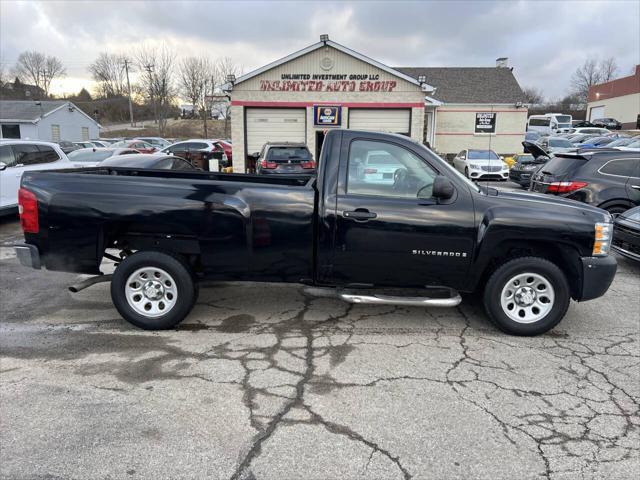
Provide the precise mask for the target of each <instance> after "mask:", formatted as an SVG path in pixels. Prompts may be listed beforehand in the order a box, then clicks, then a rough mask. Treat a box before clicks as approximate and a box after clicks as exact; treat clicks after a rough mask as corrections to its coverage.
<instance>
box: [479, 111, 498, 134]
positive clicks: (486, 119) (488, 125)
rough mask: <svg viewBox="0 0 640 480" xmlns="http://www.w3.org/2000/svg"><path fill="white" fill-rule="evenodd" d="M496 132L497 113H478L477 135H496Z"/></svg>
mask: <svg viewBox="0 0 640 480" xmlns="http://www.w3.org/2000/svg"><path fill="white" fill-rule="evenodd" d="M495 132H496V114H495V113H486V112H484V113H481V112H478V113H476V128H475V133H495Z"/></svg>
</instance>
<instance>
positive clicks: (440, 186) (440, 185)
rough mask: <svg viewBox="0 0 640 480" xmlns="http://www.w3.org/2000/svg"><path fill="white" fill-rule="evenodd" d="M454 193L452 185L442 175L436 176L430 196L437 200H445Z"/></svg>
mask: <svg viewBox="0 0 640 480" xmlns="http://www.w3.org/2000/svg"><path fill="white" fill-rule="evenodd" d="M454 191H455V189H454V188H453V183H451V180H449V179H448V178H447V177H445V176H444V175H438V176H437V177H436V178H435V180H434V181H433V191H432V195H433V197H434V198H437V199H438V200H447V199H449V198H451V197H453V193H454Z"/></svg>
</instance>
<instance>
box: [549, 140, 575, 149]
mask: <svg viewBox="0 0 640 480" xmlns="http://www.w3.org/2000/svg"><path fill="white" fill-rule="evenodd" d="M549 146H550V147H556V148H571V147H573V145H572V144H571V142H570V141H569V140H566V139H564V138H550V139H549Z"/></svg>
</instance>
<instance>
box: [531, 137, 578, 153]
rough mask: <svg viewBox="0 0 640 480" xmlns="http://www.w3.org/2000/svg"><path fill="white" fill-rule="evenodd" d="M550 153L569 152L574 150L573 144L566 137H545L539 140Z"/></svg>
mask: <svg viewBox="0 0 640 480" xmlns="http://www.w3.org/2000/svg"><path fill="white" fill-rule="evenodd" d="M538 143H539V144H540V146H541V147H542V148H543V149H544V150H546V151H547V152H548V153H557V152H568V151H570V150H574V146H573V144H572V143H571V142H570V141H569V140H567V139H566V138H561V137H544V138H541V139H540V141H539V142H538Z"/></svg>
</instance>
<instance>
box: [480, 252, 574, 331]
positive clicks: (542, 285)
mask: <svg viewBox="0 0 640 480" xmlns="http://www.w3.org/2000/svg"><path fill="white" fill-rule="evenodd" d="M569 301H570V295H569V284H568V282H567V279H566V277H565V276H564V274H563V273H562V270H560V269H559V268H558V266H557V265H555V264H554V263H551V262H550V261H548V260H545V259H543V258H537V257H522V258H516V259H514V260H510V261H508V262H506V263H504V264H503V265H501V266H500V267H498V268H497V269H496V271H495V272H493V274H492V275H491V277H490V278H489V281H488V282H487V286H486V288H485V291H484V305H485V309H486V310H487V314H488V315H489V317H490V318H491V320H492V321H493V322H494V323H495V324H496V325H497V326H498V327H499V328H500V329H501V330H503V331H505V332H507V333H511V334H513V335H538V334H540V333H544V332H546V331H548V330H551V329H552V328H553V327H555V326H556V325H557V324H558V323H559V322H560V320H562V318H563V317H564V315H565V314H566V313H567V309H568V308H569Z"/></svg>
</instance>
